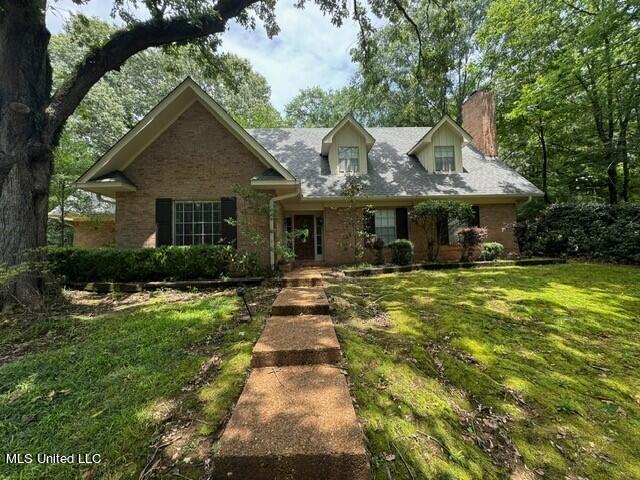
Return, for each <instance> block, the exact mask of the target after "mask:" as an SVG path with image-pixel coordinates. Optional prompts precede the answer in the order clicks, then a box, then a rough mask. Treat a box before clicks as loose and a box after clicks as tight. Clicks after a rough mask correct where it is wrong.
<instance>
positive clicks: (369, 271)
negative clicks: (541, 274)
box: [343, 258, 567, 277]
mask: <svg viewBox="0 0 640 480" xmlns="http://www.w3.org/2000/svg"><path fill="white" fill-rule="evenodd" d="M556 263H567V261H566V260H565V259H564V258H525V259H520V260H497V261H495V262H485V261H483V262H453V263H414V264H411V265H388V266H383V267H370V268H359V269H348V270H344V271H343V272H344V274H345V275H346V276H347V277H365V276H368V275H379V274H381V273H398V272H411V271H414V270H455V269H459V268H482V267H506V266H512V265H517V266H532V265H552V264H556Z"/></svg>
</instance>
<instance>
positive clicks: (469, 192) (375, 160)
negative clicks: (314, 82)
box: [249, 127, 542, 199]
mask: <svg viewBox="0 0 640 480" xmlns="http://www.w3.org/2000/svg"><path fill="white" fill-rule="evenodd" d="M430 130H432V129H431V128H429V127H390V128H370V129H369V132H371V135H372V136H374V137H375V138H376V143H375V145H374V146H373V147H372V148H371V150H370V151H369V155H368V160H367V161H368V163H369V165H368V169H367V170H368V173H367V174H366V175H363V176H362V178H363V180H364V182H365V184H366V186H365V189H364V190H363V192H362V194H363V195H365V196H367V197H370V198H381V197H382V198H387V197H405V198H406V197H425V196H434V197H446V196H456V197H457V196H469V197H475V196H477V197H481V196H502V195H505V196H512V197H525V198H526V197H529V196H539V195H542V192H541V191H540V190H539V189H538V188H537V187H535V186H534V185H533V184H532V183H531V182H529V181H528V180H527V179H525V178H524V177H522V176H521V175H520V174H518V173H517V172H515V171H514V170H513V169H511V168H510V167H508V166H506V165H505V164H504V163H502V162H501V161H500V160H499V159H497V158H494V157H487V156H485V155H483V154H482V153H481V152H480V151H478V150H477V149H476V148H475V147H474V146H473V145H472V144H467V145H465V146H463V147H462V161H463V165H464V172H461V173H448V174H441V173H432V172H427V171H426V170H425V169H424V167H423V166H422V165H421V164H420V162H419V161H418V160H417V159H416V158H415V157H413V156H411V155H409V154H408V153H407V152H408V151H409V150H410V149H411V147H412V146H414V145H416V143H418V142H419V141H420V140H421V139H422V138H424V137H425V136H426V135H427V134H428V133H429V131H430ZM329 131H330V129H328V128H263V129H250V130H249V132H250V133H251V135H252V136H253V137H255V138H256V140H258V141H259V142H260V143H262V144H263V145H264V146H265V148H267V149H268V150H269V151H270V152H271V153H272V155H273V156H274V157H276V158H277V159H278V161H279V162H280V163H282V164H283V165H285V166H286V167H287V169H288V170H289V171H291V172H292V173H293V175H295V176H296V178H297V179H298V180H299V181H300V183H301V188H302V195H303V198H307V199H313V198H323V199H325V198H327V197H339V196H340V192H341V188H342V185H343V184H344V181H345V179H346V178H347V177H346V176H345V175H332V174H331V172H330V169H329V164H328V160H327V158H326V157H324V156H323V155H322V152H321V145H322V140H323V139H324V138H325V136H326V135H327V133H329Z"/></svg>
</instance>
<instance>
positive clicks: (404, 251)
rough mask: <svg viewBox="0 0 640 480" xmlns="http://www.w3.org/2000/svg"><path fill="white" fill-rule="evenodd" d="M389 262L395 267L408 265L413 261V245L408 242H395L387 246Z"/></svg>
mask: <svg viewBox="0 0 640 480" xmlns="http://www.w3.org/2000/svg"><path fill="white" fill-rule="evenodd" d="M389 247H390V248H391V252H392V255H391V259H392V260H391V261H392V262H393V263H395V264H396V265H409V264H410V263H411V262H412V260H413V243H411V242H410V241H409V240H395V241H393V242H391V243H390V244H389Z"/></svg>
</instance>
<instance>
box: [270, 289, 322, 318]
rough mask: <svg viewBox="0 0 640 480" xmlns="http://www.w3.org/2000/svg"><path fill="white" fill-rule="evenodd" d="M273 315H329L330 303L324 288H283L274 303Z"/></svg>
mask: <svg viewBox="0 0 640 480" xmlns="http://www.w3.org/2000/svg"><path fill="white" fill-rule="evenodd" d="M271 314H272V315H279V316H285V315H328V314H329V301H328V300H327V296H326V295H325V293H324V289H323V288H322V287H296V288H283V289H282V290H280V293H279V294H278V296H277V298H276V301H275V302H273V306H272V307H271Z"/></svg>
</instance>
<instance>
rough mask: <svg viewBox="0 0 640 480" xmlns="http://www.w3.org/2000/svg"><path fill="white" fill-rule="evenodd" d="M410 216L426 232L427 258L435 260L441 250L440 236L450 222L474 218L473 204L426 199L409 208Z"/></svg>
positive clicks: (464, 221)
mask: <svg viewBox="0 0 640 480" xmlns="http://www.w3.org/2000/svg"><path fill="white" fill-rule="evenodd" d="M409 218H410V219H411V221H412V222H413V223H415V224H417V225H418V226H419V227H420V228H421V229H422V230H423V232H424V235H425V238H426V244H427V258H428V260H429V261H431V262H434V261H435V260H436V259H437V258H438V253H439V252H440V238H442V234H443V230H444V229H446V228H448V222H450V221H452V222H459V223H462V224H464V223H468V222H470V221H471V220H472V219H473V210H472V209H471V205H469V204H467V203H462V202H455V201H451V200H426V201H424V202H420V203H418V204H417V205H415V206H414V207H413V208H412V209H411V210H409Z"/></svg>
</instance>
